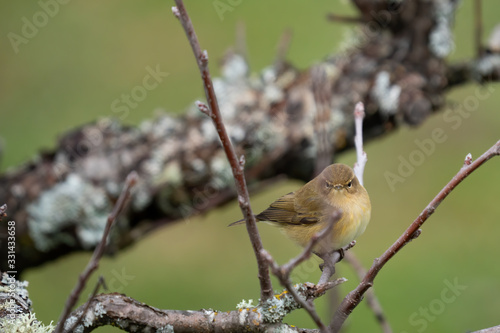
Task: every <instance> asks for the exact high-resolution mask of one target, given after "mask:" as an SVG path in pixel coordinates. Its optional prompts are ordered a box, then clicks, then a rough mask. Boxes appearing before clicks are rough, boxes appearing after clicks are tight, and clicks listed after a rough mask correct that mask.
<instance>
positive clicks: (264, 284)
mask: <svg viewBox="0 0 500 333" xmlns="http://www.w3.org/2000/svg"><path fill="white" fill-rule="evenodd" d="M175 4H176V5H177V6H176V7H173V8H172V12H173V13H174V15H175V16H176V17H177V18H178V19H179V21H180V22H181V25H182V27H183V28H184V31H185V32H186V36H187V38H188V40H189V44H191V48H192V50H193V53H194V56H195V58H196V62H197V64H198V68H199V70H200V74H201V78H202V80H203V86H204V87H205V95H206V97H207V102H208V106H207V105H204V104H203V103H201V102H197V105H198V107H199V109H200V111H202V112H203V113H205V114H207V115H208V116H210V118H212V121H213V122H214V125H215V128H216V129H217V132H218V134H219V137H220V140H221V143H222V147H223V148H224V152H225V153H226V156H227V159H228V160H229V164H230V165H231V169H232V171H233V176H234V180H235V183H236V192H237V194H238V202H239V204H240V208H241V211H242V213H243V216H244V217H245V220H246V226H247V231H248V235H249V237H250V242H251V243H252V248H253V250H254V253H255V256H256V258H257V266H258V270H259V275H258V276H259V282H260V292H261V301H264V300H267V299H269V298H271V297H272V296H273V287H272V284H271V278H270V276H269V267H268V265H267V263H266V261H265V259H264V257H263V256H262V254H261V250H262V249H263V246H262V241H261V239H260V235H259V231H258V229H257V223H256V221H255V216H254V215H253V212H252V208H251V207H250V197H249V195H248V189H247V185H246V180H245V175H244V173H243V165H244V158H243V157H242V158H241V159H238V157H237V156H236V152H235V151H234V147H233V145H232V144H231V140H230V139H229V136H228V134H227V131H226V128H225V126H224V122H223V120H222V116H221V113H220V110H219V105H218V103H217V97H216V95H215V91H214V86H213V84H212V79H211V77H210V72H209V70H208V54H207V51H203V52H202V51H201V47H200V44H199V42H198V37H197V36H196V32H195V31H194V27H193V24H192V22H191V19H190V18H189V15H188V13H187V11H186V8H185V6H184V3H183V1H182V0H175Z"/></svg>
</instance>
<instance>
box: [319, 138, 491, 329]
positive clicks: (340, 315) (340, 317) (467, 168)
mask: <svg viewBox="0 0 500 333" xmlns="http://www.w3.org/2000/svg"><path fill="white" fill-rule="evenodd" d="M497 155H500V141H498V142H497V143H496V144H494V145H493V146H492V147H491V148H490V149H488V150H487V151H486V152H485V153H484V154H483V155H481V156H480V157H479V158H478V159H477V160H475V161H474V162H472V163H470V164H467V163H468V162H466V163H464V166H463V167H462V168H461V169H460V171H458V173H457V174H456V175H455V176H454V177H453V178H452V179H451V180H450V182H449V183H448V184H446V186H445V187H443V189H442V190H441V191H440V192H439V193H438V194H437V195H436V197H434V199H432V201H431V202H430V203H429V204H428V205H427V207H426V208H425V209H424V210H423V211H422V212H421V213H420V215H419V216H418V217H417V218H416V219H415V221H413V223H412V224H411V225H410V226H409V227H408V229H406V230H405V232H404V233H403V234H402V235H401V236H400V237H399V238H398V239H397V240H396V242H394V244H392V245H391V246H390V247H389V248H388V249H387V250H386V251H385V252H384V253H383V254H382V256H380V258H377V259H375V260H374V263H373V265H372V266H371V267H370V269H369V270H368V272H367V273H366V275H365V277H364V278H363V280H362V281H361V282H360V284H359V285H358V286H357V287H356V288H355V289H354V290H352V291H351V292H350V293H349V294H347V296H346V297H345V298H344V299H343V301H342V303H341V304H340V306H339V308H338V309H337V311H336V312H335V315H334V316H333V318H332V321H331V323H330V326H329V329H330V330H331V331H332V332H339V331H340V329H341V327H342V325H343V324H344V322H345V320H346V319H347V317H348V316H349V315H350V314H351V313H352V311H353V310H354V308H355V307H356V306H357V305H358V304H359V303H360V302H361V300H362V298H363V295H364V294H365V292H366V291H367V290H368V289H369V288H370V287H371V286H372V285H373V281H374V279H375V277H376V276H377V274H378V272H379V271H380V269H382V267H383V266H384V265H385V264H386V263H387V262H388V261H389V260H390V259H391V258H392V257H393V256H394V255H395V254H396V253H398V252H399V251H400V250H401V249H402V248H403V247H404V246H405V245H406V244H407V243H409V242H410V241H411V240H412V239H414V238H415V237H416V236H417V235H419V228H420V227H421V226H422V225H423V224H424V222H425V221H427V219H428V218H429V217H430V216H431V215H432V214H433V213H434V211H435V210H436V208H437V207H438V206H439V204H441V202H443V200H444V199H445V198H446V197H447V196H448V194H450V192H451V191H452V190H453V189H454V188H455V187H457V185H458V184H460V183H461V182H462V181H463V180H464V179H465V178H466V177H467V176H468V175H470V174H471V173H472V172H473V171H474V170H476V169H477V168H478V167H480V166H481V165H483V164H484V163H485V162H486V161H488V160H489V159H490V158H492V157H493V156H497ZM467 159H468V158H466V160H467Z"/></svg>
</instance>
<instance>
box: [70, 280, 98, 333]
mask: <svg viewBox="0 0 500 333" xmlns="http://www.w3.org/2000/svg"><path fill="white" fill-rule="evenodd" d="M101 286H103V287H104V289H108V288H107V287H106V284H105V282H104V278H103V277H102V276H99V279H98V280H97V283H96V284H95V287H94V290H93V291H92V294H90V296H89V298H88V300H87V303H85V307H84V308H83V311H82V314H81V315H80V317H78V320H76V321H75V322H74V324H73V325H72V326H71V328H69V329H67V330H66V331H67V332H74V331H75V328H76V327H77V326H78V325H79V324H80V323H81V322H82V319H83V317H84V316H85V314H86V313H87V312H88V310H89V308H90V303H91V301H92V299H93V298H94V297H95V296H96V295H97V293H98V292H99V288H100V287H101Z"/></svg>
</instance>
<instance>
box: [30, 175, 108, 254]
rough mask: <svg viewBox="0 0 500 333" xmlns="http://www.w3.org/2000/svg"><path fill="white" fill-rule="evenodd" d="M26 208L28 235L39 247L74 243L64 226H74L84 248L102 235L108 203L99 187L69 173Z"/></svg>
mask: <svg viewBox="0 0 500 333" xmlns="http://www.w3.org/2000/svg"><path fill="white" fill-rule="evenodd" d="M27 211H28V213H29V218H28V225H29V231H30V236H31V237H32V239H33V240H34V241H35V245H36V247H37V248H38V249H39V250H41V251H49V250H51V249H52V248H55V247H57V246H58V245H60V244H67V245H70V246H74V245H75V244H74V242H75V239H74V238H73V237H72V236H71V235H70V234H68V233H67V232H65V229H66V228H71V229H73V230H74V232H75V234H76V238H77V240H78V241H79V242H80V243H81V245H82V246H83V248H85V249H90V248H92V247H94V246H95V245H96V244H97V243H98V242H99V241H100V239H101V237H102V233H103V231H104V226H105V224H106V219H107V216H108V214H109V212H110V211H111V203H110V202H109V199H108V198H107V196H106V193H105V192H104V190H103V189H102V188H99V187H94V186H93V185H92V184H89V183H88V182H86V181H85V180H84V179H82V178H81V177H80V176H79V175H77V174H70V175H68V176H67V177H66V179H65V180H64V181H63V182H61V183H59V184H57V185H55V186H54V187H52V188H51V189H50V190H47V191H45V192H43V193H42V195H40V197H39V199H38V200H37V201H35V202H34V203H31V204H30V205H29V206H28V207H27ZM76 222H77V223H76Z"/></svg>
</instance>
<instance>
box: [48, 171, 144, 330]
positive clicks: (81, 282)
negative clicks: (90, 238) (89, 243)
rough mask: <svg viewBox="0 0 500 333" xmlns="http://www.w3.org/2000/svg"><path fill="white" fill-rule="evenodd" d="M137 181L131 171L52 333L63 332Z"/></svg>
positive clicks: (133, 172) (135, 175) (136, 177)
mask: <svg viewBox="0 0 500 333" xmlns="http://www.w3.org/2000/svg"><path fill="white" fill-rule="evenodd" d="M137 179H138V176H137V173H136V172H135V171H132V172H131V173H129V175H128V176H127V179H126V180H125V186H124V187H123V190H122V193H121V194H120V197H119V198H118V201H117V202H116V203H115V206H114V208H113V211H112V212H111V214H109V216H108V220H107V222H106V226H105V227H104V232H103V234H102V238H101V241H100V242H99V244H97V246H96V248H95V250H94V253H93V254H92V258H90V261H89V263H88V264H87V267H85V270H84V271H83V272H82V273H81V274H80V276H79V277H78V282H77V283H76V286H75V288H74V289H73V291H71V294H70V295H69V297H68V299H67V300H66V304H65V305H64V309H63V312H62V314H61V317H60V319H59V322H58V323H57V326H56V328H55V330H54V333H60V332H62V331H63V329H64V324H65V322H66V319H68V316H69V314H70V312H71V310H72V309H73V307H74V306H75V304H76V302H77V301H78V298H79V297H80V294H81V293H82V291H83V289H84V288H85V285H86V284H87V281H88V279H89V278H90V276H91V275H92V273H93V272H94V271H95V270H96V269H97V268H98V267H99V261H100V260H101V257H102V255H103V254H104V249H105V248H106V242H107V239H108V236H109V232H110V231H111V227H112V226H113V224H114V222H115V220H116V218H117V217H118V215H119V214H120V213H121V212H122V210H123V208H125V204H126V203H127V202H128V199H129V198H130V191H131V189H132V187H133V186H134V185H135V183H136V182H137Z"/></svg>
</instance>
